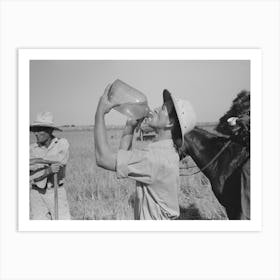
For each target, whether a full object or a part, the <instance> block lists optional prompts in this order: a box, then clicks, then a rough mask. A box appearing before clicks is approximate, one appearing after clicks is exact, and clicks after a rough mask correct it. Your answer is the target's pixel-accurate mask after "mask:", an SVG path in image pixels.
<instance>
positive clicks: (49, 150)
mask: <svg viewBox="0 0 280 280" xmlns="http://www.w3.org/2000/svg"><path fill="white" fill-rule="evenodd" d="M33 158H42V159H45V160H51V161H58V162H59V163H61V164H63V165H64V167H62V168H60V171H59V173H58V181H59V182H58V183H59V185H62V184H63V183H64V177H65V167H66V163H67V161H68V158H69V143H68V141H67V140H66V139H65V138H60V139H58V138H53V140H52V142H51V144H50V145H49V147H45V146H39V145H38V144H37V143H33V144H31V145H30V159H33ZM43 167H47V166H46V165H44V164H35V165H32V167H31V170H33V171H36V170H39V171H38V172H33V175H32V176H31V179H35V178H39V177H40V176H42V175H43V174H44V172H45V171H44V169H42V168H43ZM40 169H41V170H40ZM47 184H48V187H52V186H53V176H50V177H47V178H44V179H43V180H41V181H39V182H36V183H35V185H36V186H37V187H39V188H42V189H43V188H45V187H46V185H47Z"/></svg>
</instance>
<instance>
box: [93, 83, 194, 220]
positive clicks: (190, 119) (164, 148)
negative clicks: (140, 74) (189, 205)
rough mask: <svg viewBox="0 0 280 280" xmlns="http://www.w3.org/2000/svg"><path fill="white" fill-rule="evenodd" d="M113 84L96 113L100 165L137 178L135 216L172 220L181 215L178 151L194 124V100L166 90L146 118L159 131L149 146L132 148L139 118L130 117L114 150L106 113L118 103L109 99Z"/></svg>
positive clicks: (119, 175) (97, 148)
mask: <svg viewBox="0 0 280 280" xmlns="http://www.w3.org/2000/svg"><path fill="white" fill-rule="evenodd" d="M109 88H110V85H108V86H107V87H106V89H105V92H104V94H103V95H102V96H101V98H100V100H99V104H98V107H97V111H96V114H95V126H94V140H95V141H94V142H95V156H96V163H97V165H98V166H100V167H102V168H105V169H107V170H111V171H115V172H116V173H117V177H118V178H128V177H129V178H132V179H134V180H135V181H136V200H135V203H134V218H135V219H137V220H140V219H141V220H173V219H176V218H178V216H179V214H180V213H179V212H180V211H179V202H178V190H179V184H180V177H179V155H178V150H179V149H180V147H181V145H182V144H183V141H184V135H185V133H188V132H189V131H191V130H192V129H193V128H194V126H195V113H194V110H193V108H192V106H191V104H190V103H189V102H188V101H186V100H183V99H177V98H175V97H174V96H173V95H172V94H171V93H169V91H168V90H164V91H163V104H162V106H161V107H159V108H157V109H155V110H154V112H153V113H152V114H151V115H150V117H149V118H148V120H147V123H148V125H149V126H150V127H151V128H153V129H154V130H155V131H156V132H157V135H158V138H157V141H155V142H153V143H151V144H149V145H148V147H146V148H144V149H142V150H138V149H132V139H133V133H134V130H135V128H136V127H137V125H138V121H137V120H133V119H128V121H127V123H126V126H125V128H124V131H123V135H122V138H121V143H120V148H119V150H118V151H117V152H114V151H113V150H112V148H111V147H110V145H109V144H108V141H107V132H106V126H105V117H104V116H105V114H107V113H108V112H110V110H111V109H112V108H113V107H114V106H117V105H118V104H112V103H111V102H110V101H109V100H108V92H109Z"/></svg>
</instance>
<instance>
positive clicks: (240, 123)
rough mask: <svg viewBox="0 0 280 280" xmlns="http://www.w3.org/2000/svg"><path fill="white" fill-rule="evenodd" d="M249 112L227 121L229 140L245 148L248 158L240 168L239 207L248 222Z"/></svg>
mask: <svg viewBox="0 0 280 280" xmlns="http://www.w3.org/2000/svg"><path fill="white" fill-rule="evenodd" d="M250 123H251V118H250V110H247V111H246V112H243V113H242V114H240V115H238V116H237V117H231V118H229V119H228V124H229V125H230V126H231V129H232V131H233V135H232V136H231V139H232V140H233V141H235V142H237V143H239V144H241V145H242V146H244V147H246V151H247V153H248V157H247V159H246V160H245V162H244V163H243V165H242V168H241V193H242V195H241V198H242V200H241V207H242V213H244V214H243V215H244V217H242V219H247V220H250V216H251V214H250V213H251V209H250V200H251V195H250V193H251V191H250V189H251V188H250V182H251V160H250V138H251V137H250V135H251V130H250V126H251V125H250Z"/></svg>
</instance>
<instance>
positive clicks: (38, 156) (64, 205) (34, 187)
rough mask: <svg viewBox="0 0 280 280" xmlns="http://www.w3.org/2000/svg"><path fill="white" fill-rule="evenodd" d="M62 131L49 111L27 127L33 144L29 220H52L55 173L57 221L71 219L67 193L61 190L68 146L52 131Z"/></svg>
mask: <svg viewBox="0 0 280 280" xmlns="http://www.w3.org/2000/svg"><path fill="white" fill-rule="evenodd" d="M54 130H58V131H61V129H59V128H58V127H56V126H55V125H54V123H53V116H52V114H51V113H50V112H43V113H39V114H38V116H37V119H36V120H35V121H34V122H33V124H32V125H30V131H31V132H33V133H34V135H35V137H36V143H33V144H31V145H30V219H32V220H52V219H54V204H55V203H54V184H55V182H54V174H57V181H58V182H57V184H58V213H59V219H60V220H70V219H71V215H70V211H69V205H68V201H67V196H66V191H65V188H64V187H63V185H64V180H65V168H66V163H67V160H68V157H69V143H68V141H67V140H66V139H65V138H60V139H59V138H57V137H55V136H54V135H53V131H54Z"/></svg>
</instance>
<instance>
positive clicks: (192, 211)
mask: <svg viewBox="0 0 280 280" xmlns="http://www.w3.org/2000/svg"><path fill="white" fill-rule="evenodd" d="M178 220H205V218H203V217H202V216H201V215H200V212H199V209H198V208H197V207H196V206H195V204H190V206H188V207H187V208H185V207H182V206H180V216H179V218H178Z"/></svg>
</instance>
